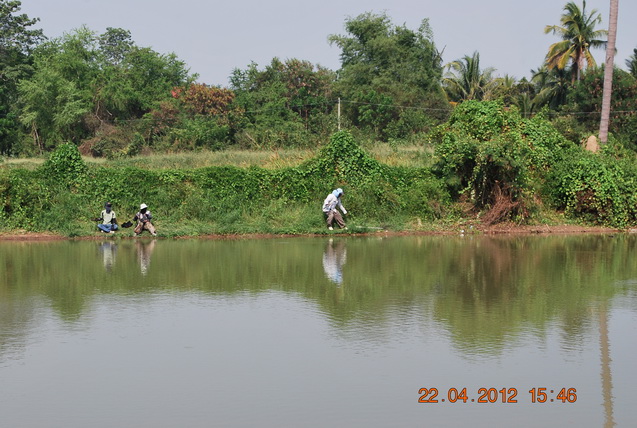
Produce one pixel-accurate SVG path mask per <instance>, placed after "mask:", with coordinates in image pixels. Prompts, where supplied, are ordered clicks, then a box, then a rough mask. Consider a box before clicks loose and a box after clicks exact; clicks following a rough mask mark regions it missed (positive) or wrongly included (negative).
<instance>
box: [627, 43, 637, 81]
mask: <svg viewBox="0 0 637 428" xmlns="http://www.w3.org/2000/svg"><path fill="white" fill-rule="evenodd" d="M626 67H628V72H629V73H630V74H632V75H633V76H635V77H637V49H633V54H632V55H631V56H630V57H628V59H627V60H626Z"/></svg>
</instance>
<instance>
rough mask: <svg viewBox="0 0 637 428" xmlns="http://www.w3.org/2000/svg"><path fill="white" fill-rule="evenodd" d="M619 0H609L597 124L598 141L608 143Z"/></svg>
mask: <svg viewBox="0 0 637 428" xmlns="http://www.w3.org/2000/svg"><path fill="white" fill-rule="evenodd" d="M618 10H619V0H610V19H609V24H608V25H609V26H608V43H607V45H606V63H605V66H604V67H605V68H604V92H603V95H602V117H601V120H600V123H599V141H600V143H601V144H606V142H607V141H608V124H609V121H610V100H611V95H612V92H613V67H614V59H615V39H616V38H617V13H618Z"/></svg>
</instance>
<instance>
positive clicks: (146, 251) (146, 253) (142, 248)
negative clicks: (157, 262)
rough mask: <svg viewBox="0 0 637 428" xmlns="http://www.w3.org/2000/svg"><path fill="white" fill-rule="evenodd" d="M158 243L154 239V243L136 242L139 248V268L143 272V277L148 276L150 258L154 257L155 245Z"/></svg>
mask: <svg viewBox="0 0 637 428" xmlns="http://www.w3.org/2000/svg"><path fill="white" fill-rule="evenodd" d="M156 242H157V241H156V240H155V239H153V240H152V241H136V242H135V245H136V246H137V257H138V258H139V268H140V269H141V271H142V275H146V274H147V273H148V268H149V267H150V257H151V256H152V255H153V250H154V249H155V243H156Z"/></svg>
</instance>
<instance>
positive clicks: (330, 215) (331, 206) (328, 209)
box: [323, 188, 347, 230]
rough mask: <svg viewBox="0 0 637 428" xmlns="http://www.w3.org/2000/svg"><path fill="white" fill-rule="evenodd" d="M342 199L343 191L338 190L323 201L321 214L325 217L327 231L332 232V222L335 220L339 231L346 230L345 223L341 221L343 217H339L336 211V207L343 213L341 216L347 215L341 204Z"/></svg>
mask: <svg viewBox="0 0 637 428" xmlns="http://www.w3.org/2000/svg"><path fill="white" fill-rule="evenodd" d="M342 197H343V189H341V188H338V189H336V190H334V191H333V192H332V193H330V194H329V195H327V198H325V201H323V214H325V216H326V217H327V228H328V229H329V230H334V228H333V227H332V223H333V222H334V220H336V223H337V224H338V226H339V227H340V228H341V229H347V226H345V222H344V221H343V216H341V213H340V212H339V211H338V210H337V209H336V207H338V208H340V210H341V211H343V214H347V210H346V209H345V207H344V206H343V203H342V202H341V198H342Z"/></svg>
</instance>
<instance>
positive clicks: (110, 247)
mask: <svg viewBox="0 0 637 428" xmlns="http://www.w3.org/2000/svg"><path fill="white" fill-rule="evenodd" d="M100 252H101V253H102V259H103V262H104V269H106V271H107V272H110V271H111V269H112V267H113V264H114V263H115V253H116V252H117V245H115V243H114V242H112V241H110V240H109V241H107V242H102V243H101V244H100Z"/></svg>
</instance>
